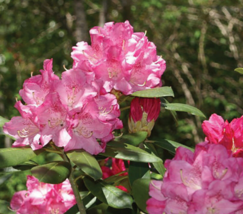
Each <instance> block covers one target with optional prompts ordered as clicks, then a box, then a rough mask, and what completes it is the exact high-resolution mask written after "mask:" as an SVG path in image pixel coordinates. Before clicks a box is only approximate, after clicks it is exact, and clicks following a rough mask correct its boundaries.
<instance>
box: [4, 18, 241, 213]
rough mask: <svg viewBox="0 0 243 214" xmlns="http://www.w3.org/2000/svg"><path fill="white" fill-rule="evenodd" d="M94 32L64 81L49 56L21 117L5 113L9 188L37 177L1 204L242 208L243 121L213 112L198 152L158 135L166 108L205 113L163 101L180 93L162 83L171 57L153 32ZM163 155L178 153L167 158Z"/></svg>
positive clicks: (46, 208)
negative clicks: (16, 177)
mask: <svg viewBox="0 0 243 214" xmlns="http://www.w3.org/2000/svg"><path fill="white" fill-rule="evenodd" d="M90 36H91V44H90V45H89V44H88V43H87V42H84V41H80V42H78V43H77V45H76V46H75V47H73V49H72V52H71V57H72V59H73V60H74V61H73V65H72V66H71V68H69V69H65V71H63V72H62V74H61V78H59V77H58V76H57V75H56V74H54V72H53V70H52V63H53V60H52V59H46V60H45V61H44V66H43V67H44V68H43V70H41V71H40V74H39V75H36V76H33V75H32V76H31V77H30V78H29V79H27V80H25V81H24V84H23V88H22V89H21V90H20V91H19V94H20V96H21V98H22V100H19V101H17V102H16V104H15V108H16V109H17V110H18V111H19V113H20V116H15V117H13V118H12V119H11V120H10V121H8V120H7V119H4V118H2V117H0V126H3V131H4V133H5V134H6V135H9V136H11V137H12V138H14V142H13V144H12V148H1V149H0V162H1V164H0V168H1V169H4V168H7V169H6V170H5V169H4V171H3V172H2V173H1V174H0V182H1V184H2V183H3V182H6V183H7V182H8V181H9V178H10V177H11V175H13V174H15V173H23V170H26V171H25V172H26V173H27V174H29V175H28V177H27V190H22V191H20V192H17V193H15V194H14V195H13V198H12V200H11V203H10V204H9V203H8V202H2V201H1V200H0V207H1V205H2V204H3V203H4V204H5V205H6V204H8V206H9V207H11V209H12V210H14V211H15V212H17V213H19V214H25V213H41V214H45V213H51V214H54V213H55V214H61V213H65V212H67V213H68V214H76V213H80V214H85V213H86V210H87V211H88V213H114V214H116V213H147V212H148V213H151V214H162V213H200V214H204V213H214V214H216V213H225V214H227V213H242V212H243V197H242V192H243V179H242V177H243V158H242V157H241V156H242V139H243V137H242V136H243V134H242V124H243V123H242V118H237V119H234V120H233V121H232V122H231V123H228V122H227V121H224V120H223V118H222V117H220V116H218V115H216V114H213V115H212V116H211V117H210V119H209V120H208V121H207V120H206V121H204V122H203V125H202V128H203V131H204V133H205V134H206V139H205V142H204V143H200V144H198V143H199V142H195V144H198V145H197V146H196V148H195V151H194V149H193V148H188V147H187V146H185V145H183V144H180V143H178V142H174V141H172V140H168V139H158V138H156V137H153V136H151V135H152V133H151V131H152V129H153V127H154V125H155V121H156V120H157V119H158V118H159V114H160V111H161V109H162V110H163V112H164V110H165V109H166V110H170V111H173V112H172V115H173V116H174V117H175V118H176V114H175V112H174V111H185V112H188V113H190V114H193V115H196V116H199V117H205V116H204V114H203V113H202V112H201V111H200V110H198V109H197V108H195V107H192V106H189V105H186V104H180V103H170V102H169V101H168V100H167V99H165V98H166V97H173V96H174V93H173V91H172V89H171V87H168V86H163V87H161V86H162V80H161V77H162V74H163V73H164V71H165V68H166V63H165V60H164V59H162V57H160V56H158V54H157V51H156V46H155V45H154V44H153V43H152V42H150V41H149V40H148V38H147V37H146V33H143V32H134V30H133V27H132V26H131V25H130V23H129V22H128V21H125V22H123V23H113V22H109V23H106V24H105V25H104V27H94V28H92V29H91V30H90ZM128 109H130V113H128V111H127V110H128ZM128 114H129V116H128ZM161 117H163V114H161ZM158 120H159V119H158ZM1 121H4V122H6V123H5V124H4V125H1V124H2V122H1ZM127 121H128V124H127ZM171 121H173V120H171ZM158 124H160V123H159V121H158ZM161 130H162V129H161ZM163 130H166V129H163ZM165 136H167V135H166V134H165ZM150 137H151V138H150ZM172 138H173V136H172ZM165 151H169V153H171V154H175V157H174V158H173V159H172V160H165V156H164V154H167V153H166V152H165ZM16 170H17V171H16ZM149 195H150V196H149ZM149 197H150V198H149ZM0 211H1V210H0ZM10 212H11V211H10Z"/></svg>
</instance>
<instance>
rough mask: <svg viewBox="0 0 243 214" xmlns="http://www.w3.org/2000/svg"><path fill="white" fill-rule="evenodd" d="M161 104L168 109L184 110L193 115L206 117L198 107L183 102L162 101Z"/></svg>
mask: <svg viewBox="0 0 243 214" xmlns="http://www.w3.org/2000/svg"><path fill="white" fill-rule="evenodd" d="M161 106H162V107H164V108H165V109H167V110H171V111H182V112H187V113H190V114H193V115H197V116H200V117H204V118H205V115H204V114H203V113H202V112H201V111H200V110H199V109H197V108H196V107H193V106H190V105H187V104H182V103H161Z"/></svg>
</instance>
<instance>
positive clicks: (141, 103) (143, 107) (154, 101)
mask: <svg viewBox="0 0 243 214" xmlns="http://www.w3.org/2000/svg"><path fill="white" fill-rule="evenodd" d="M159 113H160V99H159V98H140V97H135V98H134V99H133V100H132V102H131V107H130V114H129V120H128V126H129V132H130V133H136V132H138V131H147V132H148V136H150V135H151V131H152V129H153V127H154V123H155V121H156V120H157V118H158V116H159Z"/></svg>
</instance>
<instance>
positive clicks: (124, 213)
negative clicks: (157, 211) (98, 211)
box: [88, 207, 137, 214]
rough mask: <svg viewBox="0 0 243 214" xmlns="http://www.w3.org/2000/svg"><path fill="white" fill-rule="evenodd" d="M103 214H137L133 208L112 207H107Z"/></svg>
mask: <svg viewBox="0 0 243 214" xmlns="http://www.w3.org/2000/svg"><path fill="white" fill-rule="evenodd" d="M88 214H89V213H88ZM92 214H93V213H92ZM102 214H103V213H102ZM105 214H137V212H136V211H134V210H133V209H115V208H112V207H108V209H107V210H106V212H105Z"/></svg>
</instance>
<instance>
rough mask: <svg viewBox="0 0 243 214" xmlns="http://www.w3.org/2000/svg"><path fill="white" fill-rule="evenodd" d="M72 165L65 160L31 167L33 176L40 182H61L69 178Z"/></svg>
mask: <svg viewBox="0 0 243 214" xmlns="http://www.w3.org/2000/svg"><path fill="white" fill-rule="evenodd" d="M70 169H71V166H70V164H69V163H67V162H64V161H55V162H51V163H48V164H44V165H41V166H36V167H33V168H32V169H31V173H32V175H33V176H35V177H36V178H38V180H39V181H40V182H44V183H50V184H59V183H61V182H63V181H64V180H65V179H66V178H68V176H69V174H70Z"/></svg>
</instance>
